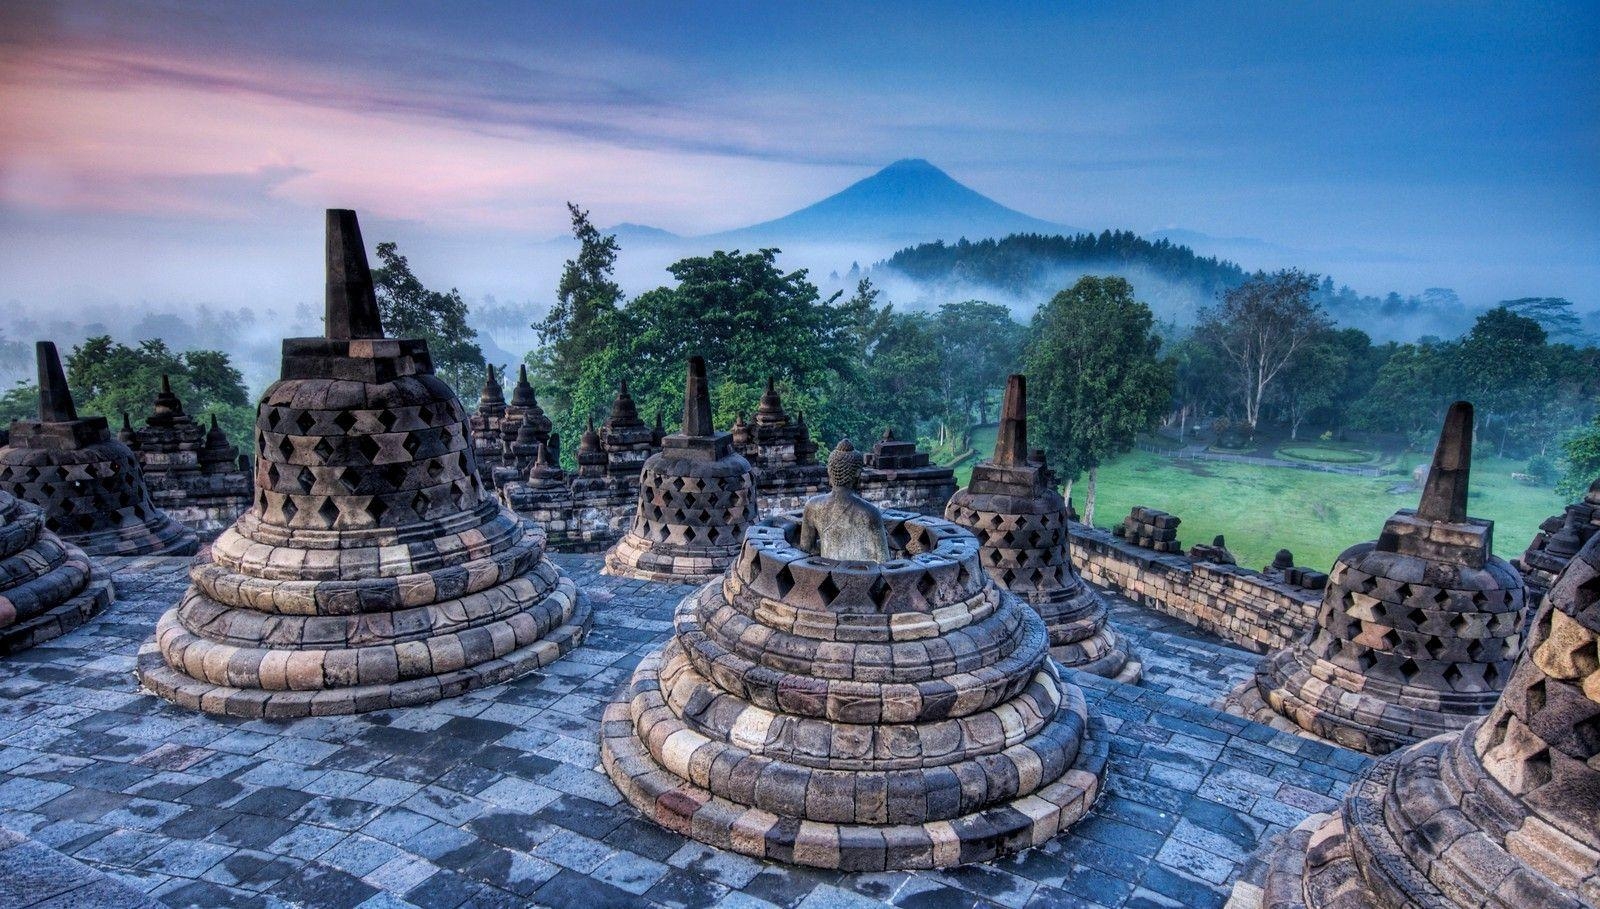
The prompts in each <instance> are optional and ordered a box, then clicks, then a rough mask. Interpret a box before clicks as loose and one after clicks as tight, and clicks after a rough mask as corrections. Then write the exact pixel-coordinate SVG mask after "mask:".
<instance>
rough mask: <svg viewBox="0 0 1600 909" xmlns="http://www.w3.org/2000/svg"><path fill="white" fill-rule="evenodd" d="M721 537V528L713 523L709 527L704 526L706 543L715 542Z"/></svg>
mask: <svg viewBox="0 0 1600 909" xmlns="http://www.w3.org/2000/svg"><path fill="white" fill-rule="evenodd" d="M721 537H722V530H721V529H720V528H718V527H717V526H716V525H715V524H713V525H711V526H710V527H707V528H706V542H707V543H715V542H716V541H717V540H719V539H721Z"/></svg>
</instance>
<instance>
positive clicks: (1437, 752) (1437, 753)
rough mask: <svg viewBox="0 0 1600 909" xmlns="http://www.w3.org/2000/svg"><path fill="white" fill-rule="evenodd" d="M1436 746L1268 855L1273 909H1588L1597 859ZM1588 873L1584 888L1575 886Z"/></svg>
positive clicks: (1385, 764) (1598, 893) (1474, 763)
mask: <svg viewBox="0 0 1600 909" xmlns="http://www.w3.org/2000/svg"><path fill="white" fill-rule="evenodd" d="M1475 731H1476V727H1474V728H1473V730H1472V731H1469V732H1467V733H1465V735H1464V736H1463V738H1464V739H1466V741H1465V742H1458V741H1457V739H1456V737H1454V736H1443V737H1440V738H1437V739H1431V740H1429V741H1427V742H1423V743H1421V744H1419V745H1417V746H1416V747H1414V748H1411V749H1409V750H1407V751H1405V752H1402V753H1400V754H1395V755H1391V756H1389V757H1387V758H1385V759H1383V760H1381V761H1379V762H1378V763H1377V764H1374V765H1373V766H1372V767H1371V768H1369V769H1368V771H1367V772H1366V773H1365V774H1364V775H1363V776H1362V777H1361V779H1360V780H1358V781H1357V783H1356V785H1355V786H1354V787H1353V788H1352V789H1351V791H1350V794H1349V795H1348V796H1347V797H1346V799H1345V803H1344V806H1343V808H1342V810H1341V811H1340V813H1339V814H1337V815H1333V816H1328V815H1317V816H1314V817H1311V818H1308V819H1307V820H1306V821H1305V822H1304V823H1303V824H1301V825H1300V826H1299V827H1297V828H1295V830H1293V831H1291V832H1290V833H1289V834H1288V835H1287V836H1286V837H1285V839H1284V841H1283V843H1282V845H1281V846H1279V848H1278V851H1277V852H1276V853H1274V855H1273V857H1272V859H1271V863H1270V866H1269V870H1268V873H1267V878H1266V882H1265V886H1264V893H1263V900H1262V905H1263V906H1265V907H1271V909H1402V907H1404V909H1411V907H1451V909H1454V907H1466V906H1473V907H1485V909H1528V907H1533V906H1538V907H1540V909H1585V907H1592V906H1594V905H1595V903H1594V902H1593V900H1594V899H1595V898H1597V897H1600V864H1597V862H1600V856H1597V853H1596V852H1595V849H1594V847H1593V846H1592V845H1589V844H1585V843H1583V842H1580V841H1579V840H1577V839H1574V838H1573V837H1571V836H1569V835H1567V834H1566V833H1564V832H1562V831H1561V830H1558V829H1557V828H1555V827H1553V826H1551V825H1549V824H1547V823H1544V822H1542V821H1541V820H1540V819H1539V818H1537V817H1536V816H1534V815H1532V814H1531V813H1530V812H1529V811H1528V810H1527V808H1526V806H1525V805H1524V804H1523V803H1521V802H1520V801H1519V800H1518V799H1517V798H1516V797H1515V796H1514V795H1513V794H1512V793H1511V792H1509V791H1507V790H1506V789H1505V788H1504V787H1503V786H1501V785H1500V784H1499V783H1498V782H1496V781H1495V780H1494V779H1493V778H1492V777H1490V776H1489V775H1488V774H1487V773H1486V772H1485V771H1484V769H1483V765H1482V764H1481V763H1480V761H1479V759H1478V756H1477V755H1476V754H1475V753H1474V751H1473V749H1472V747H1471V746H1470V744H1469V743H1470V740H1471V738H1472V735H1473V732H1475ZM1585 869H1587V871H1588V877H1587V878H1585V877H1583V876H1582V875H1583V874H1584V872H1585Z"/></svg>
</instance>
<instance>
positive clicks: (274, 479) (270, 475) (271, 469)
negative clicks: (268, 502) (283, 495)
mask: <svg viewBox="0 0 1600 909" xmlns="http://www.w3.org/2000/svg"><path fill="white" fill-rule="evenodd" d="M279 476H281V475H280V474H279V473H278V465H277V464H270V465H268V466H267V485H268V486H276V485H278V477H279Z"/></svg>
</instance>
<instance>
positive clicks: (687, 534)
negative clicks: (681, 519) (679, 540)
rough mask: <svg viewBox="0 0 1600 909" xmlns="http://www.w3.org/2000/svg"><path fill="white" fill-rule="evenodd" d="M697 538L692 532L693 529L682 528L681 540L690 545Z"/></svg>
mask: <svg viewBox="0 0 1600 909" xmlns="http://www.w3.org/2000/svg"><path fill="white" fill-rule="evenodd" d="M697 537H698V534H696V533H695V532H694V528H693V527H685V528H683V539H684V542H686V543H692V542H694V541H695V539H696V538H697Z"/></svg>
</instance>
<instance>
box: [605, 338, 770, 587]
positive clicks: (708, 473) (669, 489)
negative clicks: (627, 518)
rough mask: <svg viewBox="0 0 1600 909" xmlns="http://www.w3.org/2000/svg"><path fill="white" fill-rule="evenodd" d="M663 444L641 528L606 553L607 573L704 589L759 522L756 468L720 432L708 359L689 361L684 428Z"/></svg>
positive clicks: (643, 483)
mask: <svg viewBox="0 0 1600 909" xmlns="http://www.w3.org/2000/svg"><path fill="white" fill-rule="evenodd" d="M585 439H586V440H587V435H586V436H585ZM661 445H662V448H661V451H660V452H658V453H656V454H653V455H651V456H650V459H649V460H647V461H645V463H644V469H643V472H642V474H641V475H640V483H639V507H638V510H637V511H636V512H635V513H634V518H633V526H632V528H631V529H630V530H629V531H628V533H627V534H626V535H625V536H623V538H622V539H621V540H619V541H618V542H617V545H616V546H614V547H612V549H611V551H609V552H607V553H606V567H605V571H606V573H607V574H613V575H621V576H624V577H635V578H643V579H645V580H656V581H676V582H695V583H703V582H705V581H708V580H710V579H712V578H714V577H717V576H718V575H720V574H722V572H723V571H724V570H725V569H727V567H728V566H729V565H731V564H733V560H734V559H735V558H736V557H737V556H738V554H739V547H740V545H741V543H742V541H743V539H744V532H745V530H746V529H747V528H748V527H749V526H750V525H751V524H752V523H754V522H755V519H756V487H755V478H754V477H753V476H752V475H751V472H750V462H749V461H747V460H745V459H744V456H743V455H741V454H739V453H738V452H736V451H734V450H733V440H732V437H731V436H730V435H729V434H728V433H726V432H717V431H715V430H713V429H712V425H711V390H710V386H709V385H708V384H707V383H706V362H705V360H704V359H702V358H700V357H690V358H689V372H688V379H687V382H686V383H685V388H684V402H683V428H682V429H681V430H680V431H678V432H675V433H673V434H672V435H669V436H667V437H666V438H664V439H662V441H661ZM580 452H581V449H580ZM580 461H581V457H580Z"/></svg>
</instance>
